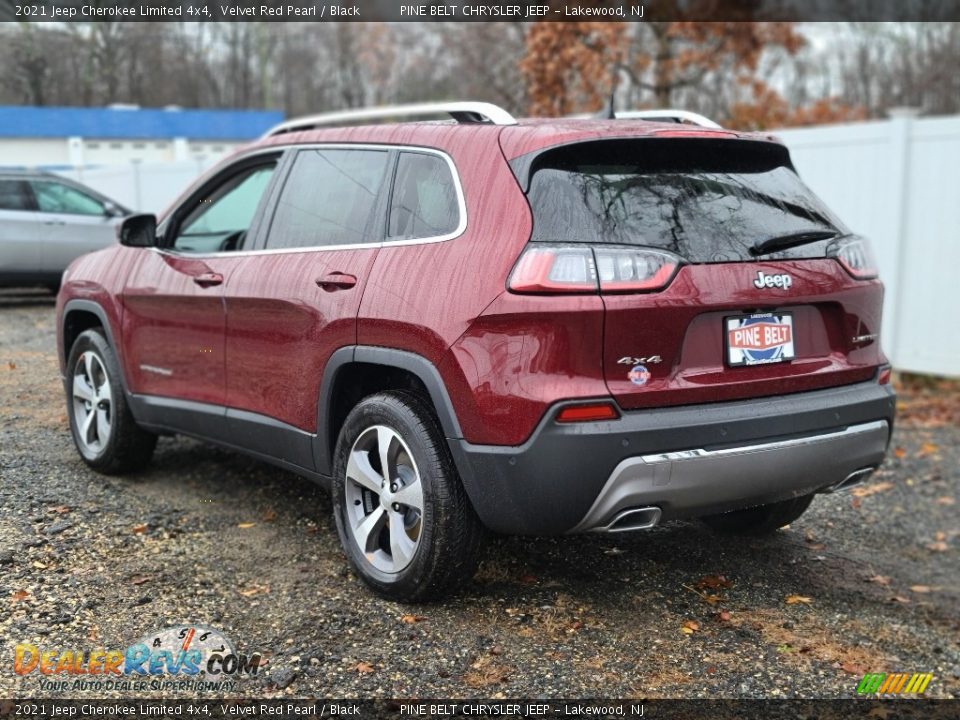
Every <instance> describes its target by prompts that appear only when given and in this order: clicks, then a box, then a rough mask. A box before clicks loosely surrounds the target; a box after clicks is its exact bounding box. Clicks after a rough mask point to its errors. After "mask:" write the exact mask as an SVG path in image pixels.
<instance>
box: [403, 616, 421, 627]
mask: <svg viewBox="0 0 960 720" xmlns="http://www.w3.org/2000/svg"><path fill="white" fill-rule="evenodd" d="M426 619H427V618H426V617H425V616H423V615H401V616H400V622H402V623H406V624H407V625H413V624H414V623H418V622H423V621H424V620H426Z"/></svg>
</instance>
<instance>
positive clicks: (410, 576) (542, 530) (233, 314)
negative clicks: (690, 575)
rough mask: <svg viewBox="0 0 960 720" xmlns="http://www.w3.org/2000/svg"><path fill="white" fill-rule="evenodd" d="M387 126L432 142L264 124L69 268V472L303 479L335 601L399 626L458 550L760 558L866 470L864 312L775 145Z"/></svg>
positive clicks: (64, 348)
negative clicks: (175, 450) (518, 540)
mask: <svg viewBox="0 0 960 720" xmlns="http://www.w3.org/2000/svg"><path fill="white" fill-rule="evenodd" d="M415 110H416V111H417V112H419V111H423V110H427V111H429V110H433V111H436V110H442V111H447V112H449V113H450V114H451V115H453V117H454V121H453V122H450V121H446V122H411V123H400V124H387V125H375V126H370V125H368V126H365V127H357V126H351V127H343V126H337V127H328V126H327V124H328V123H329V122H331V117H328V116H318V117H315V118H306V119H303V120H295V121H291V122H289V123H286V124H284V125H282V126H280V127H278V128H276V129H275V130H273V131H272V132H270V133H268V134H267V135H266V136H265V137H264V138H263V139H262V140H260V141H259V142H257V143H255V144H254V145H252V146H250V147H247V148H246V149H244V150H242V151H241V152H239V153H238V154H236V155H234V156H233V157H232V158H230V159H228V160H227V161H225V162H223V163H221V164H220V165H219V166H218V167H217V168H215V169H213V170H212V171H211V172H209V173H208V174H207V175H206V176H204V177H203V178H201V179H200V180H199V181H198V182H197V183H196V184H195V185H194V186H193V187H191V188H190V189H188V190H187V191H186V193H185V194H184V195H183V196H182V197H181V199H180V200H178V201H177V202H176V203H175V204H174V206H173V207H172V209H170V210H169V211H168V212H166V213H165V214H164V216H163V217H162V218H161V220H160V222H159V224H158V223H157V220H156V219H155V218H153V217H152V216H133V217H130V218H127V219H126V220H125V221H124V223H123V225H122V227H121V230H120V234H121V243H120V244H118V245H117V246H115V247H112V248H109V249H106V250H102V251H99V252H96V253H93V254H91V255H87V256H85V257H82V258H80V259H79V260H77V261H76V262H74V263H73V265H71V267H70V268H69V269H68V271H67V272H66V274H65V276H64V281H63V289H62V291H61V293H60V295H59V298H58V303H57V310H58V329H59V335H58V340H59V351H60V360H61V363H62V367H63V374H64V379H65V387H66V394H67V403H68V407H69V418H70V425H71V429H72V432H73V436H74V439H75V441H76V445H77V448H78V449H79V451H80V453H81V455H82V456H83V458H84V460H85V461H86V462H87V463H88V464H89V465H91V466H92V467H93V468H96V469H98V470H100V471H103V472H109V473H113V472H123V471H129V470H132V469H136V468H139V467H142V466H143V465H144V464H145V463H146V462H147V461H148V459H149V458H150V455H151V452H152V451H153V448H154V444H155V442H156V437H157V434H158V433H169V432H175V433H184V434H187V435H192V436H195V437H199V438H203V439H206V440H208V441H211V442H214V443H218V444H220V445H224V446H227V447H230V448H235V449H237V450H241V451H243V452H246V453H249V454H251V455H253V456H255V457H258V458H262V459H264V460H267V461H269V462H272V463H275V464H277V465H279V466H281V467H284V468H288V469H290V470H292V471H294V472H296V473H299V474H301V475H304V476H306V477H309V478H313V479H315V480H317V481H319V482H322V483H324V484H327V485H328V486H329V487H330V488H331V490H332V492H333V496H334V503H333V504H334V508H335V513H334V514H335V521H336V526H337V529H338V532H339V535H340V539H341V541H342V543H343V546H344V549H345V550H346V553H347V555H348V557H349V558H350V560H351V562H352V563H353V565H354V567H355V568H356V571H357V572H358V574H359V575H360V576H361V577H362V578H363V579H364V580H365V581H366V582H367V583H368V584H369V585H370V586H372V587H373V588H374V589H375V590H377V591H379V592H380V593H382V594H384V595H386V596H389V597H393V598H398V599H406V600H418V599H425V598H427V597H431V596H436V595H438V594H440V593H442V592H444V591H446V590H448V589H450V588H451V587H452V586H454V585H455V584H456V583H457V582H458V581H462V580H463V579H464V578H465V577H468V576H469V575H470V573H472V571H473V569H474V567H475V563H476V560H477V555H478V547H479V543H480V538H481V535H482V532H483V529H484V528H486V529H489V530H492V531H495V532H500V533H522V534H560V533H571V532H585V531H606V532H618V531H624V530H633V529H640V528H646V527H651V526H653V525H656V524H657V523H659V522H662V521H664V520H668V519H672V518H683V517H700V518H703V519H704V520H705V521H706V522H707V524H708V525H710V526H712V527H713V528H715V529H717V530H719V531H734V532H749V533H758V532H765V531H772V530H774V529H776V528H778V527H781V526H783V525H784V524H786V523H789V522H790V521H791V520H793V519H795V518H797V517H798V516H799V515H800V514H801V513H802V512H803V511H804V510H805V509H806V507H807V506H808V505H809V504H810V501H811V499H812V498H813V496H814V495H815V494H816V493H818V492H825V491H830V490H834V489H837V488H839V487H842V486H845V485H849V484H851V483H854V482H856V481H858V480H860V479H862V478H863V477H865V476H866V475H868V474H869V473H870V471H871V470H872V469H874V468H876V467H877V466H878V465H879V464H880V462H881V461H882V460H883V457H884V454H885V452H886V448H887V443H888V440H889V436H890V431H891V426H892V422H893V412H894V396H893V393H892V391H891V389H890V387H889V376H890V372H889V368H888V366H887V365H886V361H885V358H884V356H883V354H882V352H881V350H880V345H879V341H878V338H877V334H878V331H879V328H880V315H881V300H882V294H883V289H882V286H881V284H880V283H879V281H878V280H877V279H876V270H875V268H874V264H873V260H872V258H871V255H870V251H869V248H868V246H867V243H866V241H865V240H863V239H862V238H860V237H858V236H856V235H853V234H851V233H850V231H848V230H847V229H846V228H845V227H844V226H843V225H842V224H841V222H840V220H838V219H837V218H836V217H835V216H834V215H833V214H832V213H831V212H830V211H829V210H828V209H827V208H826V207H824V205H823V203H822V202H821V201H820V200H818V199H817V197H816V196H814V195H813V193H811V191H810V190H809V189H807V188H806V187H805V186H804V184H803V183H802V182H801V181H800V179H799V178H798V176H797V174H796V173H795V172H794V170H793V168H792V166H791V162H790V158H789V155H788V153H787V150H786V149H785V148H784V147H783V146H782V145H781V144H779V143H777V142H775V141H773V140H771V139H770V138H768V137H764V136H758V135H751V134H743V133H737V132H733V131H729V130H723V129H719V128H716V127H705V126H693V125H689V124H678V123H675V122H654V121H649V120H644V119H631V120H622V119H621V120H597V119H593V120H529V121H522V122H517V121H515V120H514V119H513V118H512V117H510V116H509V115H508V114H507V113H506V112H504V111H503V110H501V109H500V108H497V107H495V106H490V105H485V104H479V103H459V104H452V105H445V106H441V107H436V108H434V107H430V108H423V107H418V108H415ZM401 112H403V110H402V109H401V110H398V109H393V110H390V111H389V112H388V113H386V114H388V115H389V114H392V115H394V116H395V115H397V114H399V113H401ZM360 115H361V117H367V116H373V115H374V113H371V112H366V113H361V114H360ZM349 119H350V118H343V117H342V116H333V118H332V120H337V121H342V120H349Z"/></svg>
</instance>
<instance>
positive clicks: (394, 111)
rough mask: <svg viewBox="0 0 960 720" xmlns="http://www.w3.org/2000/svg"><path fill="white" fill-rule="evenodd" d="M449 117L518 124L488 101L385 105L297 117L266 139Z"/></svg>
mask: <svg viewBox="0 0 960 720" xmlns="http://www.w3.org/2000/svg"><path fill="white" fill-rule="evenodd" d="M442 114H447V115H449V116H450V117H452V118H453V119H454V120H456V121H457V122H459V123H487V124H491V125H516V124H517V121H516V119H515V118H514V117H513V115H511V114H510V113H508V112H507V111H506V110H504V109H503V108H501V107H499V106H497V105H494V104H493V103H485V102H438V103H416V104H412V105H385V106H383V107H376V108H362V109H360V110H343V111H340V112H332V113H323V114H322V115H308V116H307V117H301V118H294V119H293V120H288V121H286V122H283V123H280V124H279V125H277V126H276V127H273V128H270V129H269V130H268V131H267V132H266V133H265V134H264V136H263V137H265V138H267V137H271V136H273V135H282V134H283V133H289V132H298V131H300V130H311V129H313V128H317V127H323V126H325V125H352V124H357V123H359V122H363V121H365V120H390V119H394V118H397V119H399V118H410V117H417V116H423V115H442Z"/></svg>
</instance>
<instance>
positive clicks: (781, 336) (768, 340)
mask: <svg viewBox="0 0 960 720" xmlns="http://www.w3.org/2000/svg"><path fill="white" fill-rule="evenodd" d="M723 325H724V330H725V332H724V338H725V342H724V344H725V346H726V349H727V365H729V366H730V367H741V366H743V365H768V364H770V363H779V362H786V361H787V360H793V358H794V357H796V353H795V352H794V350H793V315H792V314H791V313H788V312H785V313H760V314H757V315H736V316H734V317H727V318H724V319H723Z"/></svg>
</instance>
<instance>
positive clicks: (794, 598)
mask: <svg viewBox="0 0 960 720" xmlns="http://www.w3.org/2000/svg"><path fill="white" fill-rule="evenodd" d="M784 602H786V603H787V605H812V604H813V598H810V597H807V596H806V595H787V597H786V600H784Z"/></svg>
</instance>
